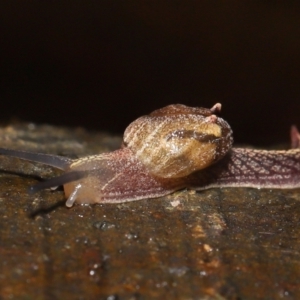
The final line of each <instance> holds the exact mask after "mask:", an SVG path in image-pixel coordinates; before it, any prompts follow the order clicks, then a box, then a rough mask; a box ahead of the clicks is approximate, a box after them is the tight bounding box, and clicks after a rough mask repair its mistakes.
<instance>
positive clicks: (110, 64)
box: [0, 0, 300, 145]
mask: <svg viewBox="0 0 300 300" xmlns="http://www.w3.org/2000/svg"><path fill="white" fill-rule="evenodd" d="M299 2H300V1H240V0H236V1H186V0H185V1H166V0H164V1H140V0H139V1H138V0H136V1H117V0H114V1H2V2H1V3H0V37H1V39H0V45H1V47H0V55H1V62H0V122H2V123H3V122H4V121H9V120H11V119H12V118H18V119H20V120H23V121H30V122H37V123H50V124H54V125H55V124H57V125H68V126H83V127H86V128H88V129H93V130H106V131H110V132H113V133H122V132H123V130H124V129H125V127H126V125H127V124H129V122H130V121H132V120H134V119H135V118H137V117H138V116H140V115H143V114H147V113H149V112H150V111H152V110H154V109H156V108H159V107H162V106H165V105H167V104H171V103H183V104H186V105H190V106H204V107H211V106H212V105H213V104H214V103H215V102H221V103H222V104H223V114H222V115H223V117H224V118H225V119H227V120H228V121H229V122H230V123H231V125H232V127H233V130H234V133H235V140H236V141H237V142H240V143H252V144H255V145H267V144H272V143H277V142H281V141H285V142H288V140H289V135H288V133H289V126H290V125H291V124H293V123H298V125H299V126H300V116H299V112H300V101H299V99H300V85H299V83H300V68H299V67H300V17H299V16H300V3H299Z"/></svg>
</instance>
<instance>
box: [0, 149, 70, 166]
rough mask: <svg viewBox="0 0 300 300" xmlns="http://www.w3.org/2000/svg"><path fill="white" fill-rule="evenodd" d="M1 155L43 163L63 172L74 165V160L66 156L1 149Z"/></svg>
mask: <svg viewBox="0 0 300 300" xmlns="http://www.w3.org/2000/svg"><path fill="white" fill-rule="evenodd" d="M0 154H2V155H8V156H12V157H17V158H21V159H25V160H29V161H33V162H38V163H42V164H45V165H48V166H52V167H54V168H57V169H61V170H66V169H67V168H68V166H69V165H70V164H71V163H72V159H70V158H68V157H64V156H58V155H52V154H43V153H36V152H29V151H21V150H12V149H6V148H0Z"/></svg>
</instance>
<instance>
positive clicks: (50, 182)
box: [29, 171, 89, 193]
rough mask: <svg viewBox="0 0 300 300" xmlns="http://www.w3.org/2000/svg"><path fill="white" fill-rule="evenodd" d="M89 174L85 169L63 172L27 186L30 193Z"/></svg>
mask: <svg viewBox="0 0 300 300" xmlns="http://www.w3.org/2000/svg"><path fill="white" fill-rule="evenodd" d="M88 175H89V174H88V173H87V172H86V171H72V172H68V173H65V174H63V175H61V176H57V177H53V178H50V179H47V180H45V181H42V182H39V183H38V184H36V185H34V186H31V187H30V188H29V192H30V193H36V192H38V191H40V190H43V189H47V188H52V187H56V186H60V185H64V184H66V183H69V182H73V181H76V180H79V179H82V178H84V177H86V176H88Z"/></svg>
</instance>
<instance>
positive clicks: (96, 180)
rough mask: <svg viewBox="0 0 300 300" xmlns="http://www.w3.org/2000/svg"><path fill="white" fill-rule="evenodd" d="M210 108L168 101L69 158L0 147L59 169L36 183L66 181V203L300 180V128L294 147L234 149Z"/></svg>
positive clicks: (6, 152)
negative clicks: (110, 144)
mask: <svg viewBox="0 0 300 300" xmlns="http://www.w3.org/2000/svg"><path fill="white" fill-rule="evenodd" d="M220 110H221V104H219V103H217V104H215V105H214V106H213V107H212V108H211V109H206V108H197V107H196V108H193V107H188V106H185V105H181V104H175V105H169V106H166V107H164V108H161V109H158V110H155V111H154V112H152V113H151V114H149V115H147V116H143V117H140V118H138V119H137V120H136V121H134V122H132V123H131V124H130V125H129V126H128V127H127V128H126V130H125V133H124V138H123V145H122V148H121V149H119V150H116V151H114V152H110V153H103V154H99V155H93V156H88V157H83V158H79V159H75V160H72V159H69V158H66V157H62V156H56V155H49V154H41V153H32V152H27V151H20V150H11V149H5V148H0V154H2V155H8V156H13V157H17V158H21V159H25V160H30V161H34V162H39V163H43V164H46V165H50V166H53V167H55V168H58V169H61V170H64V171H65V173H64V174H63V175H62V176H59V177H55V178H52V179H49V180H46V181H44V182H40V183H38V184H37V185H35V186H34V187H32V188H31V190H32V191H34V192H36V191H39V190H41V189H44V188H49V187H54V186H58V185H63V186H64V191H65V195H66V197H67V201H66V206H67V207H71V206H72V205H73V204H74V202H75V201H76V202H78V203H119V202H127V201H133V200H139V199H143V198H155V197H159V196H164V195H167V194H170V193H172V192H174V191H176V190H179V189H182V188H190V189H195V190H203V189H208V188H212V187H253V188H298V187H300V134H299V132H298V130H297V128H296V127H292V130H291V140H292V148H293V149H291V150H287V151H266V150H253V149H246V148H245V149H244V148H231V146H232V143H233V138H232V131H231V128H230V126H229V124H228V123H227V122H226V121H224V120H223V119H222V118H220V117H218V116H217V114H218V113H219V112H220Z"/></svg>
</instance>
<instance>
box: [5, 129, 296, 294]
mask: <svg viewBox="0 0 300 300" xmlns="http://www.w3.org/2000/svg"><path fill="white" fill-rule="evenodd" d="M120 141H121V139H120V138H118V137H110V136H109V135H106V134H102V133H87V132H86V131H84V130H82V129H64V128H57V127H56V128H53V127H51V126H36V125H33V124H17V125H11V126H5V127H0V146H2V147H8V148H15V149H24V150H32V151H37V152H45V153H55V154H59V155H67V156H70V157H76V156H83V155H87V154H92V153H98V152H101V151H109V150H110V149H115V148H118V146H119V143H120ZM0 169H1V172H0V204H1V205H0V218H1V219H0V220H1V224H0V257H1V260H0V291H1V292H0V295H1V299H107V300H117V299H299V298H300V242H299V236H300V190H257V189H249V188H247V189H241V188H231V189H229V188H228V189H212V190H208V191H205V192H201V193H195V192H193V191H186V190H184V191H180V192H177V193H174V194H173V195H169V196H167V197H163V198H158V199H152V200H147V199H146V200H141V201H136V202H130V203H125V204H110V205H108V204H100V205H75V206H74V207H73V208H71V209H68V208H66V207H65V206H64V195H63V192H62V190H56V191H50V190H44V191H42V192H40V193H37V194H34V195H30V194H28V192H27V188H28V186H30V185H32V184H34V183H36V182H37V180H38V178H49V177H52V176H55V175H58V174H60V172H59V171H56V170H53V168H50V167H47V166H43V165H41V164H35V163H30V162H24V161H21V160H18V159H13V158H9V157H3V156H0Z"/></svg>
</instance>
